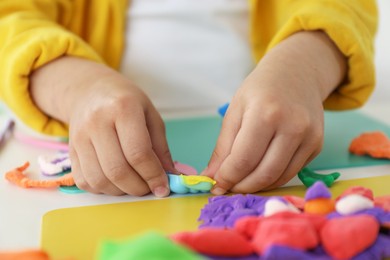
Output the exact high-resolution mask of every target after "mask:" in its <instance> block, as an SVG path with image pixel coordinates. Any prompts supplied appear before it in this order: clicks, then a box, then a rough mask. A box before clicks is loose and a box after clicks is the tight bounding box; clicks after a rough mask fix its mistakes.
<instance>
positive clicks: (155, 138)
mask: <svg viewBox="0 0 390 260" xmlns="http://www.w3.org/2000/svg"><path fill="white" fill-rule="evenodd" d="M146 124H147V125H148V129H149V135H150V139H151V141H152V147H153V150H154V152H155V153H156V155H157V157H158V159H159V160H160V162H161V165H162V167H163V168H164V170H166V171H169V172H172V173H176V174H179V172H178V171H177V170H176V169H175V165H174V163H173V160H172V155H171V152H170V150H169V147H168V142H167V138H166V132H165V125H164V121H163V120H162V118H161V117H160V115H159V113H158V112H157V111H156V110H155V108H154V107H152V108H151V109H150V112H148V113H147V116H146Z"/></svg>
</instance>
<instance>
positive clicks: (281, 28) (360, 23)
mask: <svg viewBox="0 0 390 260" xmlns="http://www.w3.org/2000/svg"><path fill="white" fill-rule="evenodd" d="M250 5H251V40H252V44H253V49H254V55H255V58H256V59H257V60H258V59H260V58H261V57H262V55H264V53H265V52H266V51H267V50H270V49H271V48H273V47H274V46H275V45H277V44H278V43H279V42H281V41H283V40H284V39H286V38H287V37H289V36H290V35H292V34H294V33H296V32H298V31H303V30H306V31H308V30H322V31H324V32H325V33H327V35H328V36H329V37H330V38H331V39H332V40H333V42H334V43H335V44H336V46H337V47H338V48H339V49H340V51H341V52H342V53H343V54H344V55H345V56H346V57H347V58H348V73H347V77H346V80H345V81H344V82H343V83H342V84H341V85H340V86H339V87H338V88H337V89H336V90H335V91H334V92H333V93H332V94H331V95H330V96H329V97H328V98H327V99H326V100H325V102H324V107H325V109H329V110H342V109H352V108H357V107H360V106H362V105H363V104H364V103H365V102H366V101H367V99H368V98H369V96H370V94H371V92H372V91H373V89H374V86H375V67H374V36H375V33H376V29H377V22H378V21H377V18H378V14H377V8H376V3H375V1H374V0H315V1H313V0H277V1H273V0H264V1H260V0H250Z"/></svg>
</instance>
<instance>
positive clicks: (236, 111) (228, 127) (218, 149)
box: [201, 103, 242, 178]
mask: <svg viewBox="0 0 390 260" xmlns="http://www.w3.org/2000/svg"><path fill="white" fill-rule="evenodd" d="M241 120H242V114H241V112H240V108H239V107H237V106H235V105H234V103H232V104H231V105H230V106H229V108H228V110H227V111H226V113H225V117H224V120H223V121H222V127H221V131H220V134H219V136H218V139H217V143H216V145H215V148H214V150H213V153H212V154H211V158H210V160H209V163H208V165H207V167H206V169H204V170H203V171H202V173H201V175H206V176H209V177H211V178H214V175H215V173H216V172H217V170H218V169H219V167H220V166H221V164H222V162H223V161H224V160H225V159H226V157H227V156H228V155H229V154H230V151H231V148H232V146H233V142H234V139H235V137H236V135H237V133H238V131H239V129H240V127H241Z"/></svg>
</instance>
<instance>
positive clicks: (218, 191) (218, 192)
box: [211, 187, 226, 195]
mask: <svg viewBox="0 0 390 260" xmlns="http://www.w3.org/2000/svg"><path fill="white" fill-rule="evenodd" d="M211 192H212V193H213V194H214V195H223V194H225V193H226V190H224V189H222V188H220V187H216V188H214V189H213V190H212V191H211Z"/></svg>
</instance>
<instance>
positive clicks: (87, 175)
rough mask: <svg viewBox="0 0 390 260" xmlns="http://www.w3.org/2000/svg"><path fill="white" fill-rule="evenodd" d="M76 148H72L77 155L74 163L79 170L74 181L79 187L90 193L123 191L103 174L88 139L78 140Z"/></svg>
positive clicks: (111, 193) (119, 192) (112, 193)
mask: <svg viewBox="0 0 390 260" xmlns="http://www.w3.org/2000/svg"><path fill="white" fill-rule="evenodd" d="M76 148H77V149H78V150H76V149H74V151H75V153H76V154H77V155H78V157H77V158H78V160H77V163H76V165H77V164H78V165H79V166H78V167H79V169H80V171H78V174H77V173H76V174H77V175H76V179H75V182H76V184H77V186H78V187H79V188H80V189H82V190H86V191H88V192H91V193H105V194H110V195H122V194H123V193H124V192H123V191H121V190H120V189H118V188H117V187H115V186H114V185H113V184H112V183H111V181H109V180H108V179H107V178H106V176H105V175H104V173H103V171H102V169H101V167H100V164H99V161H98V158H97V156H96V152H95V149H94V147H93V145H92V143H91V142H90V141H89V140H85V139H83V140H80V141H78V142H77V147H76ZM72 167H73V161H72ZM76 167H77V166H76ZM72 171H73V170H72ZM74 174H75V173H74Z"/></svg>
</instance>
